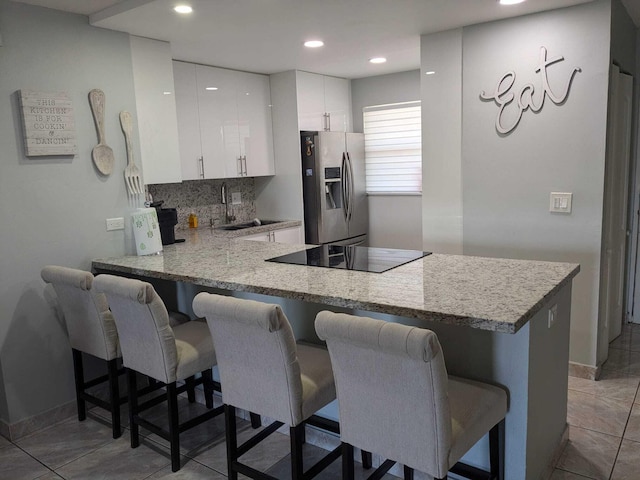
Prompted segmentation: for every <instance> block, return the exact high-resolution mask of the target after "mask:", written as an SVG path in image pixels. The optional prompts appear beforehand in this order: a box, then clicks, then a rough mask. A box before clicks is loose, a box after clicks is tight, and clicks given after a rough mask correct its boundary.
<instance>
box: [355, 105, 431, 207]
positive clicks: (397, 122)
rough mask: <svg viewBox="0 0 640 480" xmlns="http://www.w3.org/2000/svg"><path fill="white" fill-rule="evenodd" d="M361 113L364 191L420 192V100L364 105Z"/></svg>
mask: <svg viewBox="0 0 640 480" xmlns="http://www.w3.org/2000/svg"><path fill="white" fill-rule="evenodd" d="M363 114H364V153H365V163H366V184H367V193H369V194H405V195H406V194H420V193H422V133H421V121H420V102H409V103H398V104H393V105H379V106H375V107H366V108H364V111H363Z"/></svg>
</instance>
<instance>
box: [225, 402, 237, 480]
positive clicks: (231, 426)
mask: <svg viewBox="0 0 640 480" xmlns="http://www.w3.org/2000/svg"><path fill="white" fill-rule="evenodd" d="M224 427H225V428H224V430H225V437H226V441H227V478H228V479H229V480H238V472H236V471H235V469H234V468H233V464H234V463H235V461H236V460H237V459H238V432H237V431H236V407H234V406H232V405H227V404H225V406H224Z"/></svg>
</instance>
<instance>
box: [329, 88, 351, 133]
mask: <svg viewBox="0 0 640 480" xmlns="http://www.w3.org/2000/svg"><path fill="white" fill-rule="evenodd" d="M324 108H325V112H326V113H327V114H328V117H327V121H328V122H329V130H331V131H332V132H350V131H351V91H350V88H349V80H346V79H344V78H337V77H327V76H325V77H324Z"/></svg>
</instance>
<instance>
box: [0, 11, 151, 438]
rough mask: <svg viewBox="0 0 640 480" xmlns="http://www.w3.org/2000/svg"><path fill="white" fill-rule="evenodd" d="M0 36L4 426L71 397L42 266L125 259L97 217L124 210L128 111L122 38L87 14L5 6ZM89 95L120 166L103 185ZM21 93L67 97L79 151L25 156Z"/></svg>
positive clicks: (0, 404)
mask: <svg viewBox="0 0 640 480" xmlns="http://www.w3.org/2000/svg"><path fill="white" fill-rule="evenodd" d="M0 31H2V40H3V46H2V47H0V145H2V155H1V157H2V162H1V166H0V172H1V173H0V205H2V208H1V209H0V225H2V228H0V372H1V377H2V380H3V387H2V388H0V423H2V422H4V423H5V424H6V423H10V424H13V423H15V422H18V421H20V420H23V419H25V418H28V417H31V416H33V415H35V414H38V413H41V412H44V411H46V410H48V409H50V408H52V407H56V406H59V405H62V404H64V403H65V402H69V401H71V400H72V399H73V398H74V393H73V392H74V390H73V370H72V362H71V350H70V347H69V344H68V341H67V339H66V333H65V328H64V325H63V323H62V322H61V320H60V319H59V318H57V317H56V315H55V313H54V310H53V309H52V307H51V306H50V305H49V304H48V302H47V299H46V298H45V296H44V294H43V288H44V283H43V282H42V280H41V279H40V270H41V269H42V267H43V266H45V265H47V264H58V265H65V266H69V267H76V268H83V269H89V268H90V267H91V259H92V258H96V257H107V256H116V255H123V254H124V253H126V252H127V251H131V248H129V247H130V242H129V240H130V239H128V238H127V236H126V235H125V233H124V232H123V231H115V232H106V231H105V219H106V218H108V217H119V216H126V213H127V212H128V205H127V197H126V191H125V185H124V181H123V177H122V171H123V168H124V166H125V163H126V154H125V143H124V138H123V136H122V131H121V129H120V125H119V120H118V114H119V112H120V111H121V110H129V111H130V112H132V113H133V112H135V111H136V108H135V107H136V105H135V97H134V87H133V74H132V67H131V55H130V48H129V38H128V35H126V34H122V33H117V32H112V31H109V30H103V29H100V28H93V27H90V26H89V25H88V20H87V18H86V17H84V16H79V15H70V14H65V13H61V12H57V11H54V10H50V9H45V8H40V7H33V6H28V5H24V4H19V3H13V2H8V1H6V0H0ZM93 88H100V89H102V90H103V91H104V92H105V95H106V121H105V126H106V139H107V143H108V144H109V145H110V146H111V147H112V148H113V151H114V153H115V158H116V162H115V165H114V169H113V174H112V175H111V176H109V177H106V178H105V177H103V176H101V175H100V174H99V173H98V172H97V170H96V169H95V168H94V166H93V163H92V161H91V149H92V148H93V146H94V145H96V144H97V136H96V130H95V127H94V123H93V119H92V116H91V111H90V109H89V102H88V97H87V95H88V93H89V91H90V90H91V89H93ZM20 89H33V90H38V91H54V92H55V91H66V92H68V93H69V95H70V97H71V99H72V100H73V104H74V108H75V122H76V131H77V139H78V154H77V155H75V156H73V157H53V156H50V157H34V158H27V157H25V155H24V151H23V146H22V131H21V126H20V116H19V110H18V101H17V98H16V91H17V90H20ZM134 117H135V115H134ZM134 144H135V145H137V144H138V141H137V134H136V135H135V139H134ZM136 155H137V158H140V156H139V152H136ZM127 220H128V218H127ZM127 223H128V222H127ZM5 426H6V425H5Z"/></svg>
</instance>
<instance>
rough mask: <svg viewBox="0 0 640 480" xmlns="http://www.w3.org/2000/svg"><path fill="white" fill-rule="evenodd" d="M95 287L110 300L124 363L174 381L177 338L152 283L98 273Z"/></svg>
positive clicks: (176, 360) (159, 378)
mask: <svg viewBox="0 0 640 480" xmlns="http://www.w3.org/2000/svg"><path fill="white" fill-rule="evenodd" d="M94 286H95V288H96V290H98V291H99V292H104V293H105V295H106V296H107V300H108V301H109V306H110V307H111V311H112V312H113V317H114V319H115V321H116V325H117V327H118V334H119V336H120V348H121V350H122V363H123V364H124V366H125V367H127V368H130V369H132V370H135V371H136V372H140V373H142V374H144V375H148V376H150V377H152V378H155V379H156V380H160V381H161V382H164V383H171V382H175V381H176V368H177V364H178V354H177V348H176V340H175V336H174V334H173V329H172V328H171V326H170V324H169V314H168V313H167V309H166V307H165V305H164V302H163V301H162V299H160V297H159V296H158V294H157V293H156V291H155V290H154V289H153V286H152V285H151V284H150V283H146V282H142V281H140V280H134V279H131V278H124V277H116V276H114V275H98V276H97V277H96V278H95V280H94Z"/></svg>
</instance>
